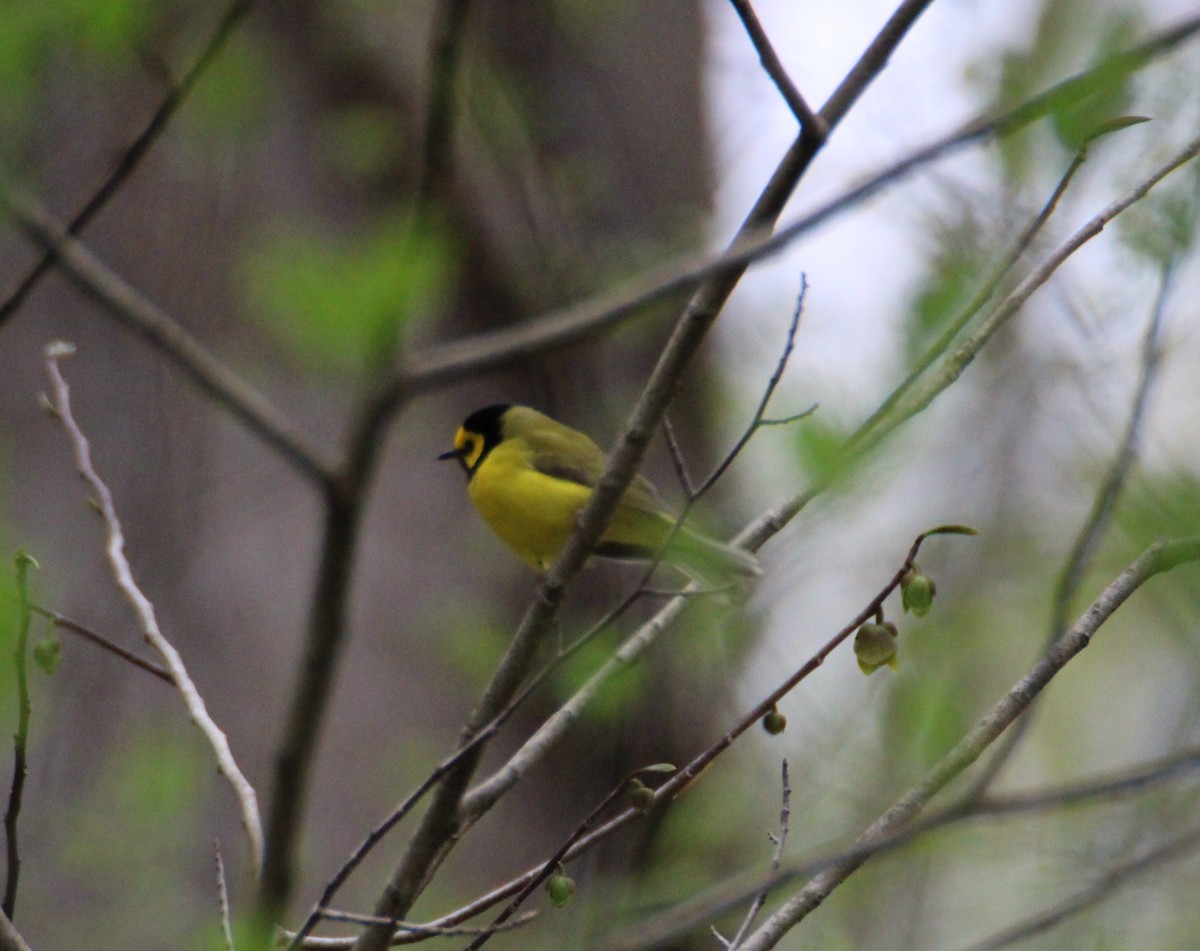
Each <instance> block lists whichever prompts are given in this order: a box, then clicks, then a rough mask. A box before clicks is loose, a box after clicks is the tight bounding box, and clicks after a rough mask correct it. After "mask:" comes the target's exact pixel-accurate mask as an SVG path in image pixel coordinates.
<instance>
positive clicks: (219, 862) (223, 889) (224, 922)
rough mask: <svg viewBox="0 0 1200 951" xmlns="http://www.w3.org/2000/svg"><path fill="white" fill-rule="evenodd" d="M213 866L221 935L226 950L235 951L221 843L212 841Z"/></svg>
mask: <svg viewBox="0 0 1200 951" xmlns="http://www.w3.org/2000/svg"><path fill="white" fill-rule="evenodd" d="M213 866H214V869H213V870H214V872H215V874H216V877H217V906H218V908H219V909H220V912H221V937H222V938H223V939H224V941H225V948H226V951H235V948H234V946H233V922H232V920H231V918H230V914H229V884H228V882H226V880H225V859H224V858H222V857H221V843H219V842H216V841H214V842H213Z"/></svg>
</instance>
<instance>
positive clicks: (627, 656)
mask: <svg viewBox="0 0 1200 951" xmlns="http://www.w3.org/2000/svg"><path fill="white" fill-rule="evenodd" d="M930 534H932V533H923V534H921V535H919V536H918V537H917V539H916V540H915V541H914V542H913V544H912V546H911V547H910V549H909V551H908V554H907V555H906V557H905V559H904V562H903V564H901V566H900V567H899V568H898V569H897V571H896V573H895V574H894V575H893V576H892V578H891V579H890V580H889V581H888V582H887V583H886V584H885V585H884V586H883V587H882V588H881V589H880V590H879V592H878V593H876V595H875V596H874V597H873V598H872V599H871V600H870V601H869V602H868V603H867V605H866V606H865V607H864V608H863V609H862V610H861V611H859V613H858V614H857V615H856V616H855V617H854V618H853V619H852V620H851V621H850V622H849V623H848V624H846V625H845V626H844V627H843V628H842V629H841V630H840V631H838V632H837V634H835V635H834V636H833V637H832V638H830V639H829V640H828V641H827V642H826V643H825V644H824V646H822V647H821V648H820V649H819V650H818V651H817V652H816V653H815V654H813V656H812V657H810V658H809V659H808V661H807V662H806V663H805V664H804V665H803V666H801V667H800V668H799V669H798V670H796V671H795V672H794V673H793V674H792V675H790V676H789V677H787V678H786V679H785V680H784V681H783V682H782V683H781V684H779V685H778V686H777V687H776V688H775V689H774V690H772V691H771V692H770V693H769V694H767V696H766V697H765V698H763V699H762V700H761V701H760V702H759V703H758V704H757V705H755V706H754V707H753V708H752V709H751V710H750V711H749V712H748V713H746V714H744V715H743V716H742V717H740V718H739V720H738V721H737V723H736V724H735V725H734V726H733V727H731V728H730V729H729V730H728V731H727V732H726V733H725V734H724V735H723V736H722V737H721V738H720V739H718V740H717V741H716V742H714V743H713V744H711V745H710V746H709V747H707V748H706V749H705V750H703V751H702V752H701V753H700V754H698V755H697V756H696V757H695V758H694V759H692V761H691V762H689V763H688V764H687V765H686V766H684V767H683V768H682V769H680V770H679V772H678V773H676V774H675V775H674V776H672V777H671V779H669V780H668V781H667V782H666V783H664V784H663V786H661V787H660V788H659V789H658V791H657V792H656V794H655V798H656V801H657V802H664V801H666V800H667V799H668V798H670V797H671V796H673V795H675V794H676V793H678V792H679V791H681V790H682V789H683V787H684V786H686V785H687V784H688V783H689V782H690V781H691V780H692V779H694V778H695V777H696V776H698V775H699V774H700V772H701V771H703V769H704V768H706V767H707V766H708V764H709V763H711V762H712V761H713V760H714V759H716V757H717V756H719V755H720V754H721V753H723V752H724V751H725V750H726V749H728V748H729V747H730V746H731V745H732V744H733V742H734V741H735V740H736V739H737V738H738V737H740V736H741V735H742V734H743V733H745V732H746V730H748V729H750V728H751V727H753V726H754V725H755V724H757V723H758V722H759V721H760V720H761V719H762V717H763V716H764V715H765V714H766V713H767V712H768V711H770V710H771V709H772V708H774V707H775V706H776V704H778V703H779V701H780V700H782V699H783V698H784V697H785V696H787V694H788V693H790V692H791V691H792V690H793V689H795V687H796V686H797V685H798V684H799V683H800V682H801V681H802V680H804V679H805V678H806V677H808V676H810V675H811V674H812V673H813V671H815V670H816V669H817V668H818V667H820V666H821V665H822V664H823V663H824V662H825V658H826V657H828V656H829V655H830V654H831V653H832V652H833V651H834V650H835V649H836V648H837V647H838V645H840V644H841V643H842V642H843V641H845V640H846V638H848V637H849V636H850V635H851V634H853V633H854V632H855V631H856V630H858V628H859V626H860V625H862V624H863V623H864V622H865V621H867V620H868V619H869V618H871V617H873V616H874V615H875V613H876V612H877V611H878V610H879V608H880V606H881V605H882V604H883V602H884V601H885V600H887V597H888V596H889V595H890V594H891V593H892V592H893V591H894V590H896V588H897V587H899V585H900V582H901V581H902V580H903V578H904V575H905V573H906V572H907V571H908V570H909V569H910V568H911V567H912V564H913V561H914V559H915V558H916V555H917V553H918V552H919V551H920V548H921V546H922V544H923V543H924V541H925V539H926V538H927V537H929V535H930ZM686 604H687V599H686V598H682V597H677V598H674V599H672V600H671V601H670V602H668V603H667V604H666V605H665V606H664V607H663V609H662V610H661V611H660V612H659V613H658V614H656V615H655V616H654V617H653V618H651V619H650V620H649V621H647V622H646V623H645V624H643V625H642V626H641V627H640V628H638V630H637V631H635V632H634V633H633V634H632V635H630V636H629V637H628V638H627V639H626V640H625V642H624V643H623V644H622V645H621V647H620V648H619V649H618V650H617V652H616V653H615V654H614V655H613V656H612V657H611V658H609V660H608V661H606V662H605V663H604V664H603V665H601V667H600V668H599V669H597V670H596V672H595V673H594V674H592V676H591V677H589V678H588V679H587V680H586V681H585V682H584V684H583V685H582V686H581V687H579V689H577V690H576V691H575V693H574V694H572V695H571V697H570V699H568V700H567V701H566V703H564V704H563V705H562V706H560V707H559V708H558V710H556V711H555V712H554V713H553V714H551V715H550V716H549V717H548V718H547V719H546V721H545V722H544V723H543V724H542V725H541V727H539V728H538V730H537V731H536V732H535V733H534V734H533V736H531V737H530V738H529V739H528V740H526V741H525V742H524V743H523V744H522V745H521V747H520V748H519V749H518V750H517V751H516V752H515V753H514V754H513V755H512V756H510V757H509V759H508V760H507V762H505V763H504V765H503V766H501V767H500V768H499V769H497V770H496V771H495V772H494V773H493V774H492V775H491V776H489V777H488V778H487V779H486V780H484V781H482V782H481V783H479V784H478V785H477V786H476V787H475V788H474V789H472V790H471V791H470V793H468V794H467V796H466V797H464V800H463V805H462V811H463V813H464V814H465V815H467V816H472V817H474V816H478V815H479V814H481V813H482V812H483V811H485V810H486V809H487V808H488V807H490V806H491V805H492V804H494V803H495V802H496V801H497V800H498V799H499V797H500V796H501V795H502V794H503V793H504V792H506V791H507V790H508V789H511V788H512V787H513V786H514V785H516V783H517V782H518V781H520V779H521V778H522V777H523V776H524V775H525V774H526V773H527V772H528V771H529V770H530V769H531V768H532V767H533V766H534V765H535V764H536V763H538V762H541V761H542V760H543V759H544V758H545V757H546V756H547V755H548V754H549V752H550V751H551V750H552V749H553V748H554V747H555V746H556V745H557V744H558V743H559V742H561V740H562V739H563V737H564V736H565V735H566V733H567V732H568V730H569V729H570V728H571V726H572V725H573V724H574V723H575V722H577V721H578V719H579V717H580V716H581V714H582V712H583V711H584V710H585V709H586V708H587V706H588V705H590V704H591V702H592V701H593V700H594V699H595V697H596V695H597V694H598V693H599V692H600V690H601V689H602V688H603V687H604V685H605V684H607V682H608V681H609V680H611V679H612V678H613V677H615V676H616V675H617V674H618V673H619V672H620V671H622V670H625V669H626V668H628V667H629V666H630V665H631V664H632V663H634V662H635V661H636V660H637V658H639V657H640V656H642V654H644V653H645V652H646V651H647V650H649V648H650V647H651V646H652V645H653V644H654V643H655V641H657V639H658V638H659V636H660V635H661V634H662V632H663V631H664V630H666V629H667V627H669V626H670V624H671V623H672V622H673V621H674V620H675V618H676V617H677V616H678V614H679V613H680V612H681V611H682V610H683V609H684V607H685V605H686Z"/></svg>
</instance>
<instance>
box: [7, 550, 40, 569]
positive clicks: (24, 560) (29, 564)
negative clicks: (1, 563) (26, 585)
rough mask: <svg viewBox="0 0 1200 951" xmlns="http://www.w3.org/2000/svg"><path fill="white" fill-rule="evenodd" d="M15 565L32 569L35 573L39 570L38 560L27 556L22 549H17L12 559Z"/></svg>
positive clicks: (29, 555)
mask: <svg viewBox="0 0 1200 951" xmlns="http://www.w3.org/2000/svg"><path fill="white" fill-rule="evenodd" d="M13 560H14V561H16V563H17V567H19V568H20V567H25V568H33V569H34V570H35V571H36V570H39V569H41V567H42V566H41V565H39V564H38V560H37V559H36V558H34V557H33V555H31V554H29V552H27V551H26V550H25V549H24V548H18V549H17V554H16V556H15V557H14V559H13Z"/></svg>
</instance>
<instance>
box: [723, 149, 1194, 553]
mask: <svg viewBox="0 0 1200 951" xmlns="http://www.w3.org/2000/svg"><path fill="white" fill-rule="evenodd" d="M1198 154H1200V137H1197V138H1195V139H1193V140H1192V141H1191V142H1189V143H1188V144H1187V145H1186V146H1184V148H1183V149H1181V150H1180V151H1179V152H1177V153H1176V154H1175V155H1173V156H1171V157H1170V158H1169V159H1168V160H1167V161H1166V162H1164V163H1163V164H1162V165H1160V166H1158V167H1157V168H1155V169H1154V171H1152V172H1151V173H1150V174H1149V175H1148V176H1146V177H1145V178H1144V179H1142V180H1141V181H1140V182H1138V183H1137V184H1136V185H1135V186H1134V187H1133V188H1132V189H1131V190H1130V191H1129V192H1127V193H1126V194H1125V195H1123V196H1122V197H1120V198H1119V199H1117V200H1116V201H1114V202H1113V203H1112V204H1111V205H1109V206H1108V207H1107V208H1105V209H1104V210H1103V211H1101V212H1100V213H1099V214H1097V215H1095V216H1094V217H1093V218H1092V219H1091V220H1089V221H1088V222H1086V223H1085V224H1084V225H1083V226H1082V227H1081V228H1080V229H1079V230H1078V231H1076V232H1075V233H1074V234H1073V235H1071V236H1070V237H1069V238H1067V239H1066V240H1065V241H1064V242H1063V243H1062V244H1060V245H1059V246H1058V247H1057V248H1056V249H1055V250H1054V251H1053V252H1051V253H1050V254H1048V255H1047V256H1046V258H1045V259H1044V260H1043V261H1042V263H1041V264H1039V265H1038V266H1037V267H1035V268H1034V269H1033V270H1031V271H1030V272H1029V274H1027V275H1026V276H1025V278H1024V279H1023V280H1022V281H1021V282H1020V283H1019V284H1018V285H1017V287H1016V288H1014V289H1013V291H1012V292H1011V293H1010V294H1009V295H1008V296H1007V297H1005V298H1004V299H1003V300H1002V301H1000V302H999V303H998V304H997V305H996V306H995V307H993V308H992V310H991V311H989V312H988V313H987V314H986V315H985V316H984V317H983V318H982V319H981V320H980V321H979V324H978V326H977V327H976V328H975V330H974V331H972V332H971V333H970V334H968V335H967V336H966V338H964V339H963V340H962V342H960V343H959V344H958V346H957V347H955V348H954V349H953V350H952V351H951V352H949V353H946V354H944V355H943V356H942V358H941V360H940V361H939V362H938V364H937V365H936V366H935V367H933V368H932V369H931V371H930V372H929V373H927V374H925V375H924V377H923V378H922V380H921V382H920V385H918V386H915V387H913V388H912V389H911V390H910V391H908V392H907V393H905V394H904V396H903V398H901V399H899V400H897V401H895V403H894V405H893V406H892V408H891V410H890V412H889V413H887V414H885V415H884V416H882V417H880V418H879V419H878V421H877V422H876V424H875V425H874V426H872V427H871V428H870V429H868V428H867V426H866V424H864V425H863V426H860V427H859V429H858V430H857V431H856V432H855V433H854V434H853V435H852V436H851V437H850V438H849V439H848V440H847V441H846V443H845V444H844V445H843V447H842V449H841V451H840V453H839V456H838V458H837V459H836V460H835V465H834V466H832V467H831V472H832V473H834V475H837V474H840V473H841V472H843V471H844V469H845V468H846V467H847V466H849V465H851V464H852V463H854V462H856V461H858V460H860V459H862V458H864V457H865V456H866V454H867V453H868V452H870V451H871V450H872V449H874V448H875V447H876V446H878V445H879V444H880V443H882V442H883V441H884V440H885V439H886V438H887V437H888V436H890V435H891V434H892V433H893V432H895V431H896V430H897V429H898V428H899V427H900V426H902V425H903V424H904V423H906V422H907V421H908V420H910V419H912V418H913V417H914V416H916V415H917V414H919V413H921V412H923V411H924V410H925V409H926V408H927V407H928V406H929V405H930V404H931V403H932V402H933V401H934V400H935V399H936V398H937V397H938V396H939V395H940V394H941V393H943V392H944V391H945V390H946V389H948V388H949V387H950V386H951V385H952V384H953V383H954V382H955V381H956V380H957V379H958V378H959V377H960V376H961V375H962V374H963V372H964V371H965V370H966V369H967V367H968V366H969V365H970V364H971V363H972V362H973V361H974V359H975V357H976V356H977V355H978V354H979V353H980V351H981V350H982V349H983V348H984V347H985V346H986V345H987V343H988V341H989V340H991V338H992V336H993V335H994V334H995V333H996V331H997V330H999V329H1000V328H1001V327H1002V326H1003V325H1004V324H1005V323H1007V322H1008V320H1010V319H1011V318H1012V317H1013V316H1014V315H1016V314H1017V313H1019V312H1020V311H1021V309H1022V308H1023V307H1024V306H1025V304H1026V302H1027V301H1028V300H1029V298H1030V297H1032V296H1033V294H1034V292H1036V291H1037V290H1038V289H1039V288H1040V287H1041V286H1042V285H1043V284H1045V283H1046V281H1048V280H1049V279H1050V278H1051V276H1052V275H1053V274H1054V273H1055V272H1056V271H1057V270H1058V269H1059V268H1060V267H1061V266H1062V265H1063V264H1064V263H1065V262H1066V261H1068V260H1069V259H1070V258H1071V256H1072V255H1073V254H1075V252H1076V251H1078V250H1079V249H1080V248H1082V247H1083V246H1084V245H1085V244H1087V242H1089V241H1090V240H1092V238H1094V237H1096V236H1097V235H1099V234H1100V233H1101V232H1102V231H1103V230H1104V229H1105V227H1106V226H1107V225H1108V224H1109V223H1111V222H1112V221H1113V220H1114V219H1115V218H1116V217H1117V216H1118V215H1120V214H1121V213H1122V212H1124V211H1125V210H1126V209H1128V208H1129V207H1131V206H1132V205H1134V204H1136V203H1137V202H1139V201H1141V200H1142V199H1143V198H1145V197H1146V195H1147V194H1149V192H1150V191H1151V190H1152V189H1153V188H1154V187H1155V186H1156V185H1157V184H1158V183H1159V182H1161V181H1162V180H1163V179H1164V178H1166V177H1167V176H1168V175H1170V174H1171V173H1172V172H1174V171H1175V170H1176V169H1178V168H1180V167H1181V166H1182V165H1185V164H1186V163H1188V162H1190V161H1192V160H1193V159H1194V158H1195V157H1196V156H1197V155H1198ZM834 475H830V476H827V477H826V478H824V479H823V480H821V481H820V482H818V483H817V484H815V485H813V486H811V487H810V488H808V489H807V490H805V491H804V492H802V493H800V494H799V495H796V496H794V497H792V498H791V499H789V500H788V501H786V502H784V503H783V504H782V505H779V506H777V507H776V508H774V509H772V510H771V511H770V512H767V513H765V514H763V515H761V516H759V518H757V519H756V520H755V521H754V522H752V523H751V524H750V525H748V526H747V527H746V528H745V529H743V531H742V532H741V533H739V535H738V538H737V540H736V542H737V544H740V545H742V546H743V547H745V548H747V549H749V550H750V551H757V550H758V548H759V547H761V545H762V544H763V543H764V542H765V541H766V540H767V539H769V538H771V537H773V536H774V535H775V534H776V533H778V532H779V531H780V530H781V529H782V528H783V526H785V525H787V524H788V523H789V522H790V521H791V520H792V519H793V518H795V517H796V515H797V514H799V513H800V512H801V511H802V510H803V509H804V507H805V506H807V505H808V503H809V502H811V501H812V500H813V499H814V498H816V497H817V496H818V495H820V494H821V493H822V492H824V491H825V489H826V488H828V487H829V485H830V484H832V480H833V478H834Z"/></svg>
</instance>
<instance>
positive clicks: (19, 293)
mask: <svg viewBox="0 0 1200 951" xmlns="http://www.w3.org/2000/svg"><path fill="white" fill-rule="evenodd" d="M253 2H254V0H234V2H233V3H232V4H230V6H229V9H227V10H226V11H225V14H224V15H223V16H222V17H221V19H220V20H219V21H218V22H217V26H216V29H215V30H214V31H213V35H212V37H211V38H210V39H209V41H208V42H207V43H206V44H205V46H204V48H203V49H202V50H201V51H200V55H198V56H197V57H196V60H195V62H193V63H192V66H191V68H190V69H188V71H187V72H186V73H184V74H183V77H182V78H181V79H180V80H179V82H178V83H176V84H175V85H173V86H172V87H171V88H170V89H169V90H168V92H167V95H166V96H165V97H164V98H163V101H162V102H161V103H160V104H159V106H158V108H157V109H156V110H155V111H154V115H152V116H151V117H150V121H149V122H148V123H147V124H146V127H145V128H144V129H142V131H141V133H140V134H139V135H138V137H137V138H136V139H134V140H133V142H131V143H130V144H129V147H128V148H126V149H125V151H124V153H122V155H121V157H120V159H118V160H117V164H116V165H115V166H113V170H112V171H111V172H109V174H108V177H107V178H105V179H104V181H103V182H102V183H101V185H100V187H99V188H98V189H96V191H95V193H94V194H93V195H92V197H91V198H89V199H88V201H87V203H86V204H84V206H83V207H82V208H81V209H79V211H78V212H76V214H75V216H74V217H73V218H71V221H70V222H69V223H68V225H67V227H66V233H67V234H69V235H72V236H76V237H77V236H78V235H79V234H81V233H82V232H83V229H84V228H86V227H87V225H88V223H89V222H90V221H91V220H92V218H94V217H95V216H96V214H97V213H98V212H99V211H100V210H101V209H102V208H103V207H104V206H105V205H106V204H108V201H109V199H111V198H112V197H113V195H115V194H116V193H117V191H118V190H119V189H120V188H121V186H122V185H123V184H124V183H125V182H126V180H127V179H128V178H129V176H130V175H132V174H133V172H134V170H135V169H136V168H137V167H138V166H139V165H140V164H141V161H142V159H143V158H145V156H146V153H147V152H149V151H150V147H151V146H152V145H153V144H154V143H155V142H156V141H157V140H158V137H159V136H160V135H161V134H162V132H163V130H164V129H165V128H166V127H167V123H168V122H169V121H170V120H171V118H172V117H173V116H174V115H175V113H176V112H177V111H178V110H179V107H180V106H181V105H183V102H184V100H185V99H186V98H187V96H188V94H189V93H190V92H191V91H192V88H193V87H194V86H195V85H196V81H197V80H198V79H199V78H200V77H201V76H202V75H203V74H204V73H205V72H206V71H207V70H208V67H209V65H210V64H211V63H212V61H213V60H214V59H215V58H216V56H217V53H219V52H220V50H221V48H222V47H223V46H224V45H225V41H226V40H227V39H228V38H229V36H230V34H232V33H233V30H234V28H235V27H236V26H237V25H238V24H239V23H240V22H241V21H242V20H243V19H244V18H245V16H246V14H247V13H249V12H250V7H251V6H253ZM57 261H58V251H57V249H56V248H54V247H47V248H46V249H45V250H44V251H43V252H42V256H41V257H40V258H39V259H38V261H37V263H36V264H34V265H33V267H32V268H30V270H29V271H28V272H27V273H26V274H25V276H24V277H23V278H21V279H20V281H19V282H18V283H17V286H16V287H15V288H14V289H13V291H12V292H11V293H10V294H9V295H8V297H7V299H5V300H4V302H3V303H0V327H3V326H4V324H5V322H6V321H7V320H8V318H10V317H11V316H12V315H13V314H15V313H16V312H17V310H18V309H20V307H21V305H22V304H23V303H24V302H25V299H26V298H27V297H28V296H29V294H30V292H31V291H32V290H33V289H34V288H35V287H36V286H37V284H38V281H40V280H41V279H42V277H43V275H45V274H46V272H47V271H49V270H50V268H51V267H53V266H54V264H55V263H56V262H57Z"/></svg>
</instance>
